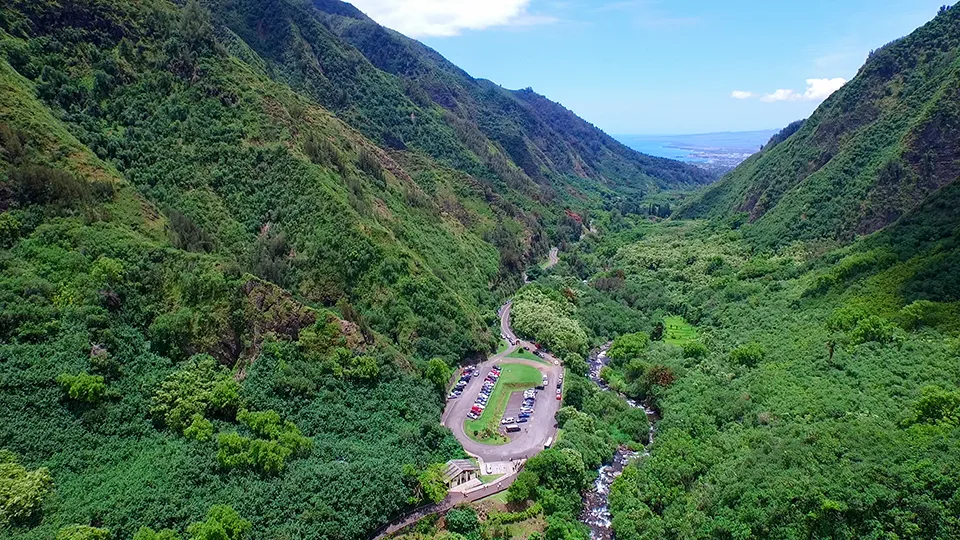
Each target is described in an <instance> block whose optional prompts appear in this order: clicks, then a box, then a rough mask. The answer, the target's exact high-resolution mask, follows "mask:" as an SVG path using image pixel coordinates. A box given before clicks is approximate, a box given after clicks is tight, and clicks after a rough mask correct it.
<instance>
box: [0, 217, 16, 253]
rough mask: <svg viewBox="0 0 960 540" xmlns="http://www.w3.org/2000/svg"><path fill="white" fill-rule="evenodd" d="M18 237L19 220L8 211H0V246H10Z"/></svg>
mask: <svg viewBox="0 0 960 540" xmlns="http://www.w3.org/2000/svg"><path fill="white" fill-rule="evenodd" d="M19 237H20V220H18V219H17V218H16V217H14V216H13V214H11V213H10V212H3V213H0V247H10V246H12V245H13V243H14V242H16V241H17V238H19Z"/></svg>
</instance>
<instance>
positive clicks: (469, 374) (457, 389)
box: [447, 368, 480, 399]
mask: <svg viewBox="0 0 960 540" xmlns="http://www.w3.org/2000/svg"><path fill="white" fill-rule="evenodd" d="M477 375H480V370H479V369H477V368H467V369H465V370H464V371H463V375H461V376H460V380H459V381H457V384H455V385H453V390H450V395H449V396H447V399H457V398H458V397H460V395H461V394H463V389H464V388H466V387H467V384H468V383H469V382H470V379H472V378H474V377H476V376H477Z"/></svg>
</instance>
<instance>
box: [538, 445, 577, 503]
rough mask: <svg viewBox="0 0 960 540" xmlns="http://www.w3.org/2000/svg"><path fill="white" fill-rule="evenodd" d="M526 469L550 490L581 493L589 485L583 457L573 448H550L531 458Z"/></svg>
mask: <svg viewBox="0 0 960 540" xmlns="http://www.w3.org/2000/svg"><path fill="white" fill-rule="evenodd" d="M526 469H527V470H528V471H530V472H532V473H534V474H536V475H537V476H538V477H539V478H540V484H541V485H543V486H544V487H546V488H548V489H558V490H561V491H572V492H576V493H579V492H580V491H582V490H583V489H585V488H586V486H587V484H588V483H589V480H588V476H587V468H586V466H585V465H584V463H583V456H582V455H580V452H577V451H576V450H574V449H572V448H563V449H557V448H548V449H546V450H544V451H543V452H541V453H539V454H537V455H536V456H534V457H532V458H530V460H529V461H527V467H526Z"/></svg>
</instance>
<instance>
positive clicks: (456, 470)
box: [443, 459, 480, 481]
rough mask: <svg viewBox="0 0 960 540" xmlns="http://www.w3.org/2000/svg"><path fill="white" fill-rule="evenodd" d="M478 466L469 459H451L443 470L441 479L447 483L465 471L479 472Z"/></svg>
mask: <svg viewBox="0 0 960 540" xmlns="http://www.w3.org/2000/svg"><path fill="white" fill-rule="evenodd" d="M479 470H480V466H479V465H477V464H476V463H474V462H473V461H470V460H469V459H451V460H450V461H448V462H447V467H446V468H445V469H444V470H443V477H444V478H446V479H447V480H448V481H449V480H452V479H454V478H456V477H458V476H460V474H461V473H464V472H467V471H479Z"/></svg>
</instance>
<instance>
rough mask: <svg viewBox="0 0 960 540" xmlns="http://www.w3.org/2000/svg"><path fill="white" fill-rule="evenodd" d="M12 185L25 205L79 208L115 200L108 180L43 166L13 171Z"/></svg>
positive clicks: (31, 166)
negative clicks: (79, 176) (94, 178)
mask: <svg viewBox="0 0 960 540" xmlns="http://www.w3.org/2000/svg"><path fill="white" fill-rule="evenodd" d="M10 184H11V185H12V186H13V192H14V196H15V198H16V200H17V202H18V203H19V204H20V205H21V206H27V205H30V204H40V205H46V204H49V205H54V206H57V207H60V208H75V207H78V206H79V207H84V206H90V205H93V204H96V203H102V202H107V201H110V200H112V199H113V196H114V192H115V187H114V185H113V183H112V182H110V181H107V180H91V181H85V180H83V179H80V178H77V177H76V176H74V175H72V174H70V173H68V172H65V171H61V170H59V169H51V168H49V167H44V166H41V165H27V166H24V167H18V168H16V169H13V170H11V171H10Z"/></svg>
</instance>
